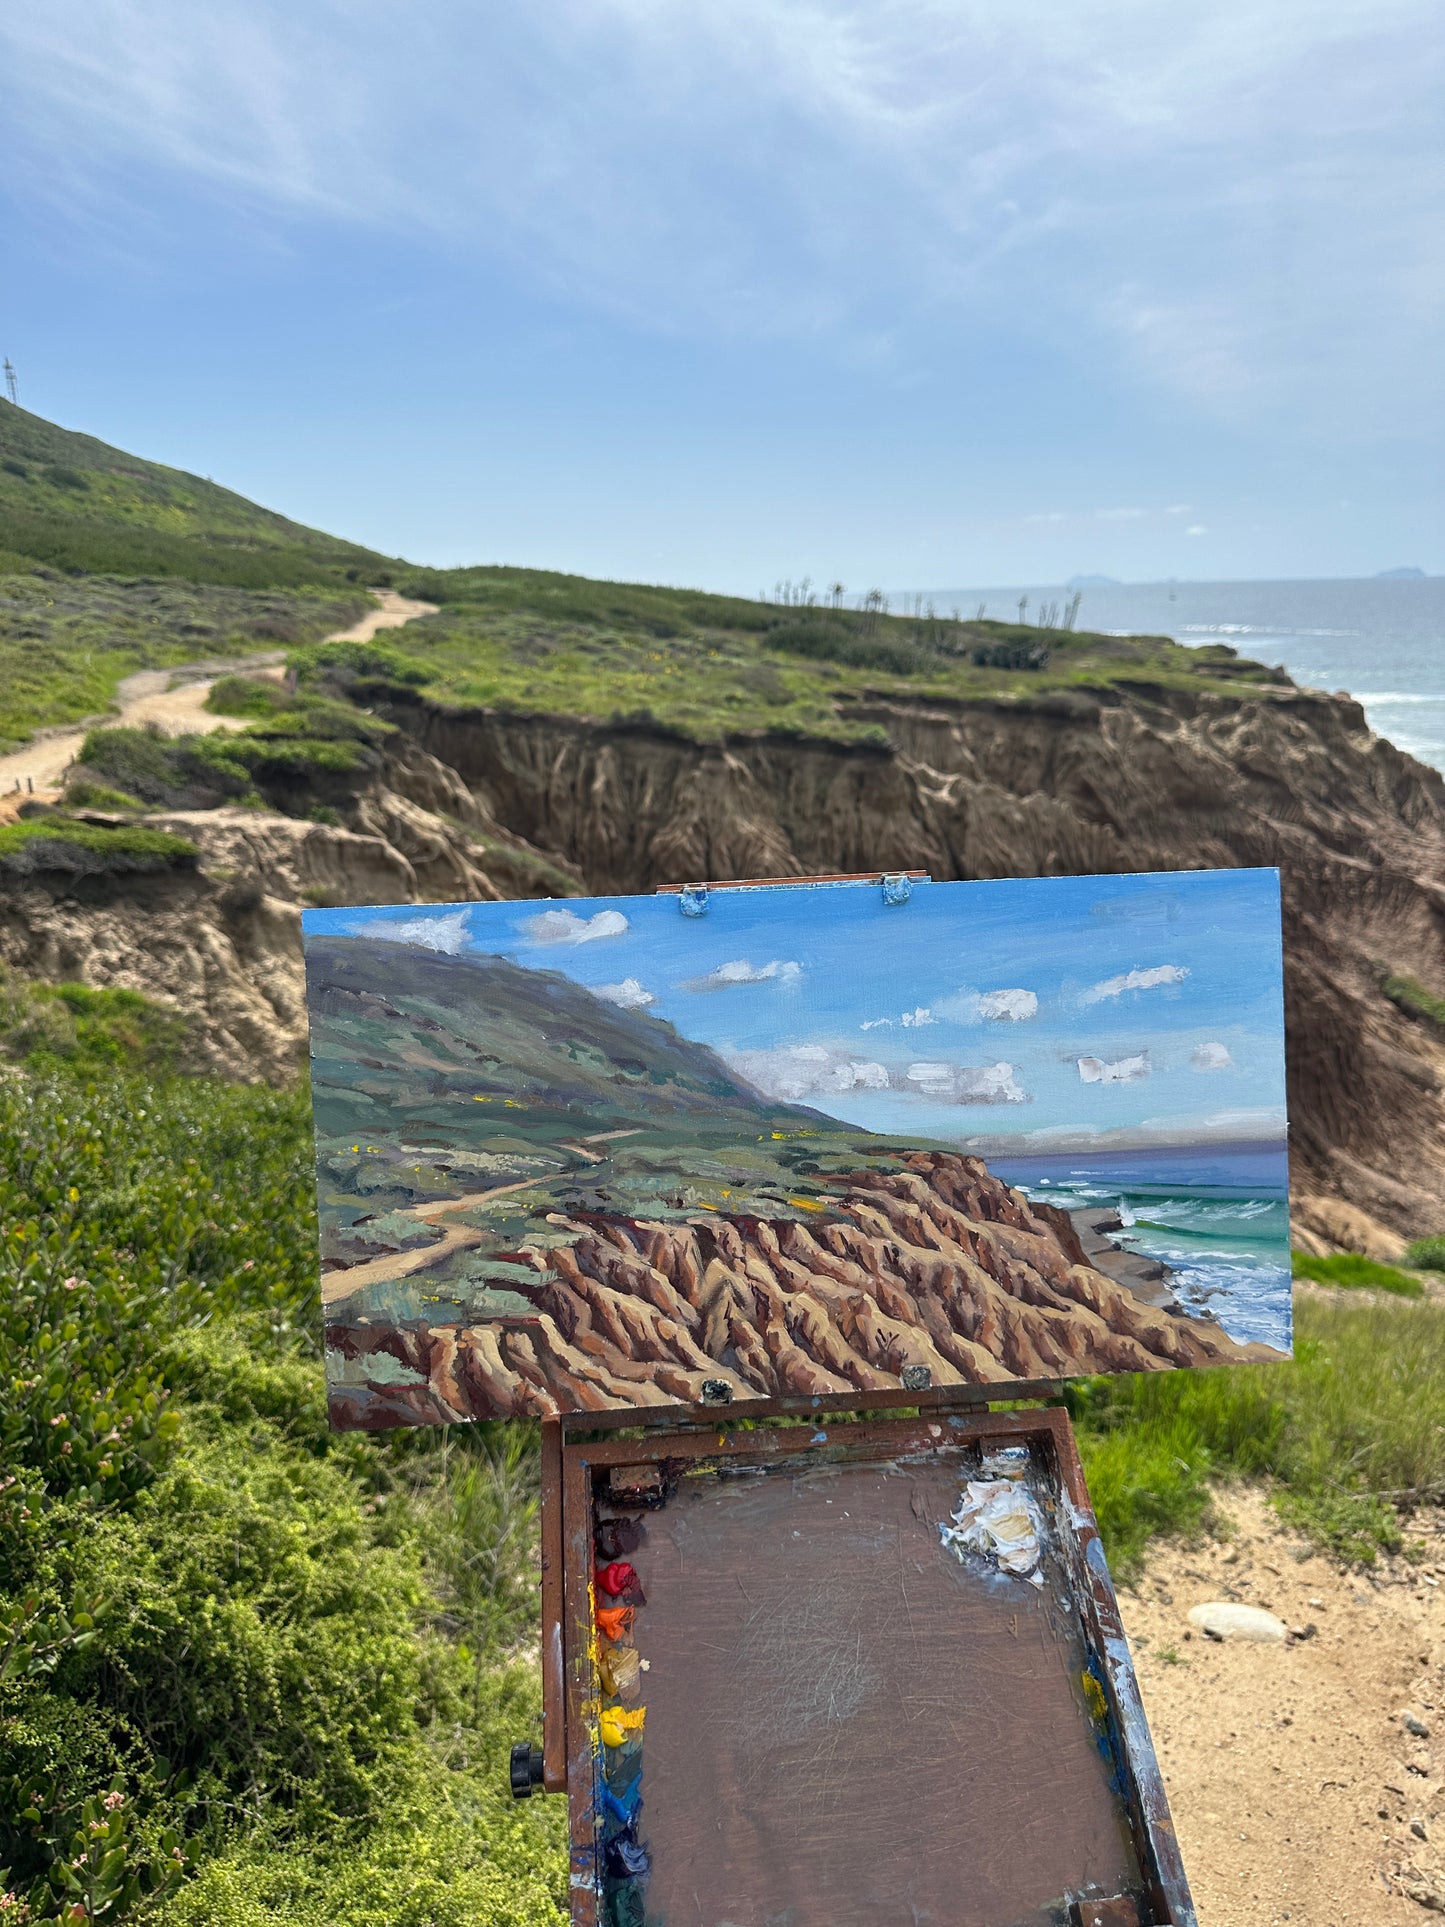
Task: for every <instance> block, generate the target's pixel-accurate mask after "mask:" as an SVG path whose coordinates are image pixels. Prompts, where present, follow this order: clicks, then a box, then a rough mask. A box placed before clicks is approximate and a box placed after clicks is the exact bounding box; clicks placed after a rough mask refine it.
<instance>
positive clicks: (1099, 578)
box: [1064, 575, 1120, 589]
mask: <svg viewBox="0 0 1445 1927" xmlns="http://www.w3.org/2000/svg"><path fill="white" fill-rule="evenodd" d="M1064 587H1065V588H1066V589H1117V588H1119V587H1120V583H1119V578H1118V577H1117V576H1114V575H1071V576H1070V577H1069V579H1068V581H1067V582H1066V583H1065V584H1064Z"/></svg>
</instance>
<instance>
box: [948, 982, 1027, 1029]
mask: <svg viewBox="0 0 1445 1927" xmlns="http://www.w3.org/2000/svg"><path fill="white" fill-rule="evenodd" d="M933 1008H934V1010H935V1011H936V1012H937V1014H938V1015H939V1016H940V1017H942V1018H945V1019H947V1021H948V1022H949V1023H951V1024H999V1023H1004V1024H1008V1023H1013V1024H1019V1023H1025V1022H1027V1021H1028V1019H1029V1018H1030V1017H1036V1016H1037V1015H1038V1010H1039V1000H1038V996H1037V994H1036V993H1035V992H1034V991H1032V990H1023V989H1012V990H955V991H954V992H953V994H952V995H951V996H949V997H942V998H940V999H939V1000H938V1001H937V1002H936V1003H935V1004H934V1006H933Z"/></svg>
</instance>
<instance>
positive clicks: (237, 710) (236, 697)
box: [206, 676, 289, 716]
mask: <svg viewBox="0 0 1445 1927" xmlns="http://www.w3.org/2000/svg"><path fill="white" fill-rule="evenodd" d="M288 701H289V698H288V696H287V694H286V691H285V690H284V689H283V688H282V687H281V686H280V684H279V683H274V682H268V681H264V680H262V679H261V678H260V677H257V676H222V677H220V678H219V679H218V680H217V681H216V682H214V683H213V684H212V685H211V693H210V695H209V696H207V698H206V708H207V709H209V710H210V711H211V712H212V714H213V715H216V716H274V715H275V713H276V711H277V710H278V709H284V708H285V707H286V705H287V702H288Z"/></svg>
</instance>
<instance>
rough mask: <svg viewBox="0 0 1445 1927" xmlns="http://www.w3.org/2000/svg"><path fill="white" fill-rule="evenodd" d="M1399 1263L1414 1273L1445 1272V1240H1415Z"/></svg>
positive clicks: (1438, 1238)
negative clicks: (1411, 1269)
mask: <svg viewBox="0 0 1445 1927" xmlns="http://www.w3.org/2000/svg"><path fill="white" fill-rule="evenodd" d="M1400 1262H1401V1263H1402V1264H1406V1265H1413V1266H1414V1268H1415V1270H1416V1271H1445V1238H1440V1237H1437V1238H1417V1239H1416V1240H1415V1242H1414V1244H1412V1245H1409V1246H1407V1247H1406V1250H1405V1255H1404V1257H1403V1258H1402V1259H1401V1260H1400Z"/></svg>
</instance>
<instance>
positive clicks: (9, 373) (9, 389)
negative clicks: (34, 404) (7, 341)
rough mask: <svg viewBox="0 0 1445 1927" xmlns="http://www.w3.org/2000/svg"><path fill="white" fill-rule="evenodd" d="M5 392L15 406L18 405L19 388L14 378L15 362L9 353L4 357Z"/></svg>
mask: <svg viewBox="0 0 1445 1927" xmlns="http://www.w3.org/2000/svg"><path fill="white" fill-rule="evenodd" d="M5 392H6V394H7V395H8V396H9V397H10V399H11V401H13V402H14V403H15V405H16V406H17V407H19V405H20V389H19V386H18V384H17V383H16V380H15V364H14V362H13V361H12V360H11V359H10V357H9V355H6V357H5Z"/></svg>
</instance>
